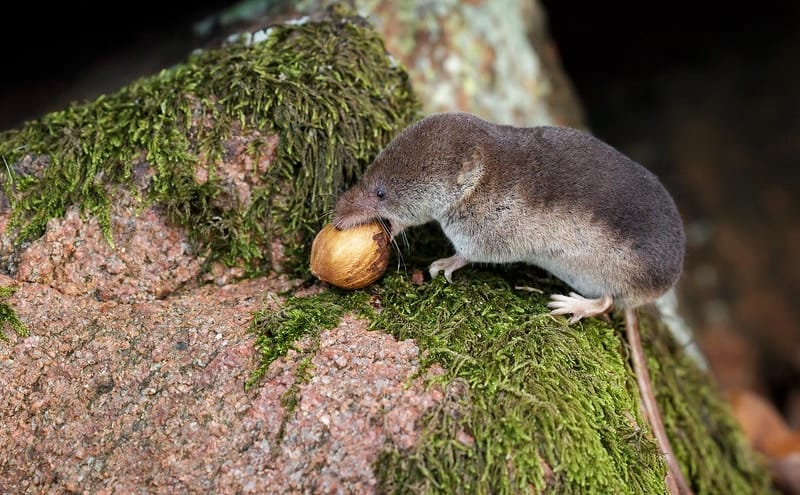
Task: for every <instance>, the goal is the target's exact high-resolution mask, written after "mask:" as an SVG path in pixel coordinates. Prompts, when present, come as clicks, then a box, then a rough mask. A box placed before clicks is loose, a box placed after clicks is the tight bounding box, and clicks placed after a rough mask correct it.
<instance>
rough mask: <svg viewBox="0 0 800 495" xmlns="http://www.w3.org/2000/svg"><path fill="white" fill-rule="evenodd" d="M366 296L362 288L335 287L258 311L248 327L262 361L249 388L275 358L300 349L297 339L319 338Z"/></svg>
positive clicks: (362, 303) (362, 305) (364, 299)
mask: <svg viewBox="0 0 800 495" xmlns="http://www.w3.org/2000/svg"><path fill="white" fill-rule="evenodd" d="M367 298H368V296H367V294H366V293H365V292H363V291H357V292H344V291H338V290H335V289H334V290H330V291H325V292H322V293H320V294H317V295H315V296H311V297H297V296H290V297H289V298H288V299H287V300H286V303H285V304H284V306H283V308H282V309H281V310H279V311H275V310H273V309H262V310H260V311H257V312H256V313H255V314H254V315H253V321H252V323H251V324H250V329H249V331H250V333H253V334H255V335H256V342H255V345H256V349H257V350H258V361H259V364H258V366H257V368H256V369H255V371H254V372H253V373H252V375H251V376H250V377H249V379H248V381H247V383H246V388H250V387H251V386H253V385H254V384H255V383H257V382H258V380H260V379H261V377H262V376H263V375H264V373H265V372H266V371H267V368H269V365H270V364H272V362H273V361H275V360H276V359H278V358H279V357H281V356H285V355H286V353H287V352H289V350H296V351H299V349H298V348H297V347H296V346H295V343H296V342H297V341H298V340H300V339H301V338H303V337H306V336H311V337H314V338H316V337H317V336H319V333H320V332H321V331H322V330H325V329H327V328H333V327H335V326H336V325H338V324H339V320H340V319H341V317H342V315H343V314H344V313H345V312H347V311H352V310H353V309H355V308H361V307H364V305H365V304H366V301H367Z"/></svg>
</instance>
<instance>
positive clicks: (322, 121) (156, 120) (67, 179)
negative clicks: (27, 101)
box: [0, 8, 418, 271]
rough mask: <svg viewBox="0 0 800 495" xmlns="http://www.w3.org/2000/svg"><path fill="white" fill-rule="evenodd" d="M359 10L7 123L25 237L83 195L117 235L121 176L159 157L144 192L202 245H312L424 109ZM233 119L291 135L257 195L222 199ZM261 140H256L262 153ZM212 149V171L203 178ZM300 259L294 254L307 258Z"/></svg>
mask: <svg viewBox="0 0 800 495" xmlns="http://www.w3.org/2000/svg"><path fill="white" fill-rule="evenodd" d="M349 15H350V14H349V12H347V11H346V10H344V9H342V8H338V9H335V10H332V11H331V17H330V18H329V19H325V20H322V21H319V22H311V21H309V22H305V23H289V24H286V25H279V26H275V27H272V28H270V29H269V30H267V31H265V32H263V33H261V34H263V35H264V36H263V38H264V39H263V40H261V41H259V42H255V41H254V39H255V37H254V36H243V37H242V38H241V39H240V40H239V41H238V42H236V43H233V44H231V45H230V46H225V47H222V48H220V49H215V50H207V51H202V52H199V53H196V54H194V55H192V56H191V57H190V58H189V59H188V60H187V62H186V63H184V64H181V65H178V66H176V67H174V68H171V69H169V70H164V71H162V72H161V73H160V74H158V75H156V76H153V77H147V78H142V79H140V80H138V81H136V82H134V83H132V84H130V85H129V86H127V87H125V88H123V89H121V90H120V91H119V92H117V93H115V94H111V95H105V96H101V97H99V98H98V99H96V100H95V101H93V102H90V103H86V104H75V105H72V106H70V107H69V108H67V109H65V110H63V111H59V112H54V113H51V114H48V115H45V116H44V117H42V118H41V119H40V120H37V121H32V122H28V123H26V124H25V125H23V126H22V127H21V128H20V129H17V130H11V131H6V132H3V133H0V158H1V159H3V160H4V161H5V162H6V163H7V164H8V166H7V167H6V168H5V170H0V175H2V177H3V186H4V191H5V195H6V196H7V198H8V199H9V201H10V204H11V208H12V211H13V216H12V219H11V222H10V224H9V232H12V233H13V237H14V242H15V243H16V244H19V243H22V242H23V241H26V240H31V239H35V238H37V237H39V236H40V235H41V234H42V233H43V232H44V229H45V225H46V223H47V221H48V220H49V219H51V218H57V217H60V216H62V215H64V213H65V211H66V209H67V208H68V207H70V206H71V205H80V207H81V209H82V211H83V212H84V213H91V214H93V215H95V216H96V217H97V218H98V219H99V220H100V224H101V226H102V228H103V230H104V233H105V234H106V237H107V239H108V240H109V242H113V239H111V212H110V210H111V203H112V201H113V198H112V197H110V194H109V189H110V186H112V185H120V184H121V185H123V186H125V187H128V188H130V189H131V190H133V191H134V192H135V193H137V194H138V193H139V191H137V190H136V187H135V185H134V181H135V176H136V175H137V174H139V175H141V173H140V172H139V171H138V170H137V166H141V165H142V164H146V166H147V167H149V170H150V171H151V172H152V173H153V174H154V175H153V176H152V177H151V178H150V180H149V185H148V186H147V188H146V192H145V193H144V194H143V196H144V197H143V198H142V199H143V200H144V202H145V204H147V203H151V204H158V205H161V206H162V207H163V208H164V209H165V210H166V212H167V213H168V215H169V217H170V219H171V220H173V221H174V222H177V223H178V224H180V225H183V226H186V227H188V228H189V229H190V236H191V239H192V240H193V241H194V242H195V243H196V245H197V247H198V252H200V253H201V254H204V255H206V256H208V257H209V258H210V259H220V260H222V261H224V262H226V263H228V264H235V263H237V264H238V263H243V264H244V265H245V266H247V267H248V268H251V269H254V270H255V269H259V268H261V267H263V266H269V264H270V261H271V260H270V259H269V256H270V254H269V253H270V252H271V250H270V249H269V243H270V241H271V240H272V239H273V238H274V237H275V236H281V237H282V239H283V240H284V242H285V243H287V244H288V247H289V250H290V253H289V254H290V255H291V254H298V253H305V251H306V250H307V249H308V240H309V237H310V234H311V233H313V232H316V231H317V230H318V228H319V227H320V225H321V223H322V221H323V220H324V213H325V212H326V211H328V210H329V209H330V207H331V205H332V202H333V199H334V198H335V196H336V195H337V194H338V193H339V192H340V191H341V190H342V189H343V188H344V185H345V184H347V183H350V182H352V181H353V180H354V179H355V178H356V177H357V176H358V175H359V174H360V171H361V170H363V169H364V168H365V167H366V165H367V164H368V163H369V162H370V161H371V160H372V158H374V156H375V155H376V154H377V153H378V152H379V151H380V150H381V148H382V147H383V146H384V145H385V144H386V143H387V142H388V141H389V140H390V139H391V137H392V136H393V135H394V134H395V133H396V132H397V131H398V130H400V129H402V128H404V127H405V126H407V125H408V124H409V123H410V122H411V121H412V120H413V119H414V118H415V115H416V111H417V108H418V104H417V102H416V100H415V98H414V96H413V94H412V91H411V88H410V84H409V82H408V77H407V75H406V74H405V72H404V71H403V70H402V69H401V68H400V67H397V66H396V64H395V63H394V62H393V61H392V60H391V59H390V58H389V57H388V56H387V55H386V53H385V49H384V46H383V42H382V40H381V39H380V37H379V36H378V34H377V33H375V32H374V31H373V30H372V29H371V28H370V27H369V26H367V25H366V23H365V22H364V21H363V19H360V18H356V17H350V16H349ZM259 36H260V35H259ZM234 130H236V132H238V133H239V134H241V135H247V134H249V133H250V132H251V131H252V132H258V133H262V134H263V135H269V134H277V135H279V137H280V141H279V145H278V149H277V152H276V158H275V160H273V162H272V164H271V165H270V168H269V170H268V171H267V172H266V175H265V176H264V177H262V178H261V180H262V183H263V184H264V185H263V186H261V187H257V188H255V189H254V190H253V191H252V195H251V198H252V199H251V201H250V203H249V204H245V205H239V204H235V203H236V202H235V201H233V203H234V204H230V203H231V201H225V200H223V198H225V197H226V194H227V196H230V193H226V191H225V190H224V187H223V184H221V181H220V177H219V174H217V173H215V166H216V165H217V164H218V163H219V161H220V159H221V158H222V157H223V153H224V151H225V150H224V145H225V141H226V139H228V138H229V137H231V136H232V134H233V132H234ZM259 148H260V147H259V146H258V145H257V144H256V145H253V146H252V148H251V149H250V152H251V153H252V155H253V156H257V155H258V154H259V153H260V152H262V150H260V149H259ZM26 156H33V157H45V160H46V162H47V165H46V166H45V167H44V170H43V171H41V172H36V173H32V172H31V171H29V170H26V167H25V166H23V165H21V161H22V159H23V158H24V157H26ZM201 159H202V162H203V166H204V167H206V168H208V177H209V178H208V180H207V181H205V182H203V183H198V181H197V180H196V179H195V174H196V167H197V165H198V163H200V160H201ZM301 259H302V260H303V261H304V257H302V256H298V257H296V258H294V260H295V261H296V266H295V268H298V267H301V268H300V271H302V269H303V268H304V263H301V262H300V260H301Z"/></svg>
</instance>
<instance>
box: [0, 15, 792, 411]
mask: <svg viewBox="0 0 800 495" xmlns="http://www.w3.org/2000/svg"><path fill="white" fill-rule="evenodd" d="M233 4H234V3H233V2H222V1H217V2H212V1H205V2H192V3H191V4H190V6H187V5H180V4H176V3H174V2H137V3H133V4H131V3H125V4H120V5H119V7H118V8H116V9H115V8H113V7H112V6H111V4H103V5H90V4H78V5H76V4H70V3H67V2H62V3H59V4H57V5H55V6H43V5H41V4H35V3H34V2H29V3H28V4H15V8H16V9H17V12H16V13H15V14H13V15H7V16H5V19H4V23H3V26H2V27H1V28H0V37H1V38H0V41H1V42H2V45H1V46H2V47H3V54H4V57H3V65H2V66H3V70H2V77H0V130H3V129H8V128H13V127H15V126H18V125H20V124H21V123H22V122H23V121H25V120H27V119H32V118H36V117H38V116H39V115H41V114H43V113H45V112H48V111H51V110H56V109H59V108H62V107H64V106H65V105H66V104H68V103H69V102H70V101H73V100H77V101H81V100H84V99H87V98H92V97H94V96H96V95H98V94H101V93H104V92H110V91H115V90H116V89H118V88H119V87H121V86H123V85H124V84H126V83H127V82H129V81H131V80H133V79H135V78H137V77H139V76H141V75H145V74H152V73H155V72H157V71H158V70H159V69H161V68H164V67H168V66H170V65H172V64H175V63H178V62H180V61H181V60H183V59H184V58H185V56H186V55H187V54H188V53H189V52H190V51H191V50H192V49H194V48H196V47H198V46H202V45H203V44H205V43H207V42H209V41H210V39H211V38H210V37H208V36H201V35H198V34H197V33H196V32H195V31H193V26H194V25H195V23H196V22H198V21H200V20H202V19H204V18H206V17H207V16H209V15H210V14H213V13H215V12H218V11H219V10H220V9H222V8H226V7H230V6H231V5H233ZM543 5H544V7H545V10H546V11H547V12H548V15H549V19H550V28H551V31H552V34H553V37H554V39H555V42H556V44H557V46H558V48H559V51H560V53H561V56H562V61H563V63H564V67H565V69H566V71H567V73H568V75H569V77H570V78H571V79H572V81H573V83H574V84H575V87H576V90H577V92H578V94H579V96H580V98H581V100H582V103H583V105H584V108H585V110H586V114H587V117H588V121H589V122H588V123H589V126H590V128H591V129H592V131H593V132H594V133H595V134H597V135H598V136H599V137H601V138H603V139H605V140H606V141H608V142H609V143H611V144H612V145H614V146H616V147H617V148H620V149H621V150H623V151H625V152H626V153H628V154H630V155H631V156H632V157H634V158H635V159H637V160H639V161H640V162H642V163H643V164H644V165H646V166H647V167H648V168H651V169H652V170H654V171H655V172H656V173H657V174H658V175H659V176H661V177H662V179H663V180H664V182H665V183H666V185H667V187H668V189H670V191H672V192H673V194H674V195H675V199H676V202H677V203H678V205H679V208H680V210H681V213H682V215H683V217H684V220H685V223H686V227H687V234H688V240H689V246H688V251H687V259H686V273H685V275H684V277H683V279H682V281H681V283H680V285H679V294H680V296H681V297H680V300H681V304H682V307H683V312H684V314H685V316H686V318H687V319H688V320H689V322H690V323H691V325H692V327H693V328H694V329H695V331H696V333H697V338H698V341H699V342H700V344H701V345H702V347H703V349H704V350H705V351H706V354H707V356H708V358H709V360H710V362H711V364H712V370H713V371H714V373H715V375H716V376H717V378H718V379H719V381H720V383H722V385H723V386H725V387H728V388H735V387H745V388H749V389H752V390H756V391H759V392H761V393H763V394H764V395H766V396H768V397H770V398H771V399H773V400H774V401H775V403H776V404H777V405H778V406H779V407H780V408H781V409H782V411H783V412H784V413H785V414H786V415H787V417H788V418H789V419H790V421H792V422H793V424H794V425H795V426H798V425H800V388H799V387H798V385H797V384H798V383H800V325H798V322H797V316H798V308H800V204H798V203H799V202H798V201H797V195H798V194H800V169H799V168H798V166H797V165H798V158H799V157H800V94H798V93H799V92H798V89H797V87H798V86H800V84H798V81H799V80H800V67H798V66H800V6H798V5H800V2H789V1H787V2H773V3H769V2H759V3H756V2H753V4H752V5H744V4H736V3H723V4H722V5H720V6H716V5H713V4H707V5H703V4H701V3H700V2H688V1H686V2H668V3H655V4H654V3H648V2H639V1H617V2H585V1H576V0H548V1H544V2H543Z"/></svg>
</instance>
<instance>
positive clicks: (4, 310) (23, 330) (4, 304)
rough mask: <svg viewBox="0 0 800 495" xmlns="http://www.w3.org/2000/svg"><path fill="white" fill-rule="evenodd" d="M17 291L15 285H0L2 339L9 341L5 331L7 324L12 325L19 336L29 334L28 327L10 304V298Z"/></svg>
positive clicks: (0, 329) (0, 337) (0, 330)
mask: <svg viewBox="0 0 800 495" xmlns="http://www.w3.org/2000/svg"><path fill="white" fill-rule="evenodd" d="M16 291H17V289H16V288H15V287H0V340H5V341H8V337H7V336H6V334H5V333H4V330H5V327H6V325H8V326H10V327H11V328H12V329H13V330H14V331H15V332H16V333H17V335H19V336H21V337H27V336H28V328H27V327H26V326H25V324H24V323H22V321H21V320H20V319H19V317H17V313H16V311H14V308H12V307H11V306H10V305H9V304H8V298H9V297H11V296H12V295H13V294H14V293H15V292H16Z"/></svg>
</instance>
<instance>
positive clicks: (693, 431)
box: [641, 319, 771, 494]
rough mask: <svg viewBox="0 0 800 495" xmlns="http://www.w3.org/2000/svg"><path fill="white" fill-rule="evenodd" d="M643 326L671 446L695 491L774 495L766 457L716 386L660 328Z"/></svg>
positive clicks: (646, 323)
mask: <svg viewBox="0 0 800 495" xmlns="http://www.w3.org/2000/svg"><path fill="white" fill-rule="evenodd" d="M641 326H642V339H643V344H644V346H645V349H646V350H648V351H649V352H648V369H649V370H650V375H651V379H652V380H653V383H654V386H655V388H656V391H657V394H656V395H657V397H656V399H657V401H658V403H659V407H660V409H661V412H662V415H663V417H664V424H665V427H666V428H667V432H668V434H669V437H670V443H671V444H672V447H673V450H674V451H675V456H676V457H677V458H678V460H679V461H680V462H681V465H682V466H683V470H684V473H685V474H686V475H687V477H688V478H690V479H691V480H692V484H693V485H694V490H695V493H697V494H702V493H709V494H716V493H771V488H770V481H769V478H768V476H766V471H765V470H764V463H763V459H760V458H757V457H756V456H754V454H753V453H752V451H751V450H750V449H749V447H748V446H747V440H746V438H745V437H744V434H743V433H742V431H741V428H740V427H739V425H738V423H737V422H736V420H735V418H734V417H733V416H732V415H731V413H730V410H729V409H728V407H727V405H726V403H725V401H724V400H723V398H722V397H721V395H720V393H719V390H717V389H716V387H715V386H714V382H713V381H712V380H711V379H710V377H709V376H708V375H707V374H706V373H705V372H703V371H701V370H700V369H698V367H697V366H695V363H694V362H693V361H692V359H691V358H690V357H689V356H688V355H686V354H685V353H683V352H682V350H681V349H680V348H679V347H678V345H677V344H676V343H675V341H674V340H673V339H670V338H668V337H667V335H668V331H667V329H666V328H664V326H663V325H662V324H659V323H658V322H656V321H654V320H653V319H643V321H642V322H641ZM731 466H735V467H736V469H731Z"/></svg>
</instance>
